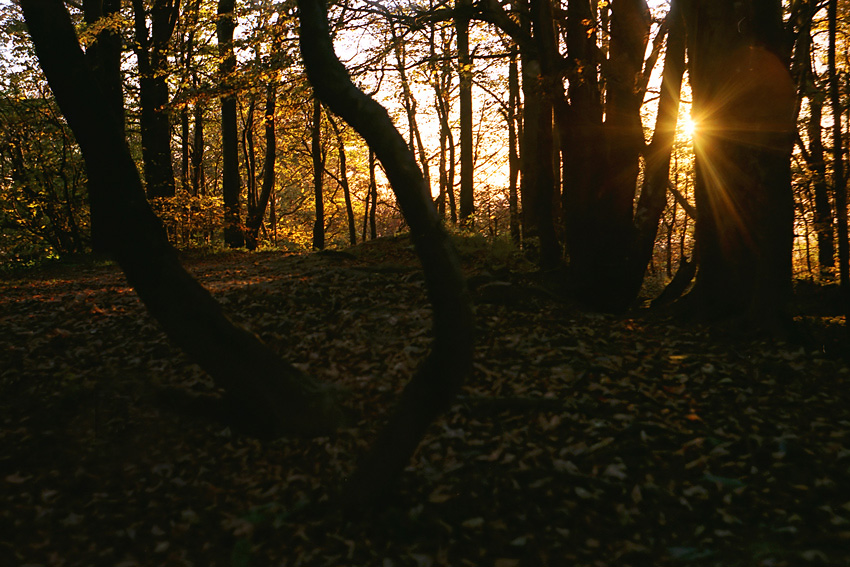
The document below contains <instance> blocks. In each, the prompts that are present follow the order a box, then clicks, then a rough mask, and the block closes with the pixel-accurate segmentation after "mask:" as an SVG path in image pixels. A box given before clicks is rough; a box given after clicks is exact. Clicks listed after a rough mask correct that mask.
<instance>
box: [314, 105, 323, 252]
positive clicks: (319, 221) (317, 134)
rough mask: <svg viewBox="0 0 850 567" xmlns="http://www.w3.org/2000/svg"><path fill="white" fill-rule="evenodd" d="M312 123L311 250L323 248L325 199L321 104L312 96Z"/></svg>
mask: <svg viewBox="0 0 850 567" xmlns="http://www.w3.org/2000/svg"><path fill="white" fill-rule="evenodd" d="M313 97H314V98H313V123H312V131H311V136H310V153H311V154H312V157H313V196H314V200H315V204H316V219H315V221H313V249H314V250H322V249H324V247H325V197H324V191H323V186H322V181H323V180H324V177H325V160H324V156H323V155H322V103H321V101H320V100H319V97H317V96H316V95H313Z"/></svg>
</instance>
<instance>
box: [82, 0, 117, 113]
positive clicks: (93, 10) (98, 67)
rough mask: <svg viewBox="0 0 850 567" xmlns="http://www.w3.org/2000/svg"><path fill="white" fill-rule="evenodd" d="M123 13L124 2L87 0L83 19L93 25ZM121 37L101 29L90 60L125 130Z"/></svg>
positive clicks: (90, 50) (108, 28) (88, 55)
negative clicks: (122, 5) (122, 4)
mask: <svg viewBox="0 0 850 567" xmlns="http://www.w3.org/2000/svg"><path fill="white" fill-rule="evenodd" d="M120 10H121V0H85V1H84V2H83V16H84V18H85V20H86V23H87V24H89V25H92V24H95V23H96V22H97V21H98V20H99V19H100V18H110V17H113V16H115V15H116V14H118V12H119V11H120ZM121 47H122V46H121V33H120V31H119V30H117V29H115V28H114V26H111V25H108V26H104V27H103V28H101V30H100V31H99V32H98V33H97V35H96V36H95V41H94V42H92V43H91V44H89V46H88V48H87V49H86V60H87V61H88V64H89V66H90V67H91V68H92V72H94V75H95V77H96V78H97V82H98V84H99V85H100V88H101V89H102V90H103V93H104V95H105V96H106V98H107V100H108V101H109V104H108V108H109V110H110V111H111V112H112V113H113V114H114V115H115V117H116V119H117V121H118V122H119V123H120V124H121V129H122V130H123V129H124V83H123V78H122V73H121Z"/></svg>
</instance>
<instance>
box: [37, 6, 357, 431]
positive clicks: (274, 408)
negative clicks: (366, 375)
mask: <svg viewBox="0 0 850 567" xmlns="http://www.w3.org/2000/svg"><path fill="white" fill-rule="evenodd" d="M21 7H22V8H23V12H24V18H25V19H26V22H27V26H28V28H29V33H30V36H31V37H32V40H33V43H34V45H35V47H36V54H37V56H38V60H39V64H40V65H41V68H42V69H43V71H44V73H45V75H46V77H47V81H48V83H49V85H50V88H51V90H52V91H53V94H54V96H55V97H56V101H57V103H58V104H59V107H60V108H61V109H62V112H63V114H64V115H65V118H66V119H67V120H68V124H69V125H70V126H71V128H72V130H73V131H74V135H75V136H76V138H77V142H78V143H79V145H80V148H81V149H82V152H83V157H84V159H85V162H86V169H87V172H88V176H89V181H90V191H89V199H90V202H91V207H92V209H97V210H98V211H100V214H99V215H98V216H97V217H93V219H95V220H99V222H102V223H103V226H102V227H101V230H102V231H103V234H105V235H106V236H107V237H108V243H109V249H108V252H109V253H110V254H111V255H112V256H113V258H115V260H116V261H117V262H118V264H119V265H120V266H121V269H122V270H123V271H124V273H125V275H126V276H127V281H128V282H129V283H130V285H131V286H133V288H134V289H135V290H136V292H137V293H138V294H139V297H140V298H141V299H142V301H143V302H144V303H145V306H146V307H147V308H148V310H149V311H150V313H151V315H152V316H153V317H154V318H155V319H156V320H157V321H158V322H159V323H160V325H161V326H162V328H163V330H164V331H165V333H166V334H167V335H168V337H169V339H171V341H172V342H174V343H175V344H176V345H177V346H179V347H180V348H182V349H183V351H184V352H185V353H186V354H187V355H188V356H189V357H190V358H192V359H193V360H194V361H195V362H197V363H198V364H199V365H200V366H201V367H202V368H203V369H204V370H205V371H207V372H208V373H209V374H210V376H212V378H213V379H214V380H215V382H216V385H217V386H219V387H220V388H223V389H224V390H225V391H226V393H227V395H228V396H229V397H230V400H231V401H232V402H233V403H234V404H235V406H236V408H237V409H238V410H239V411H240V413H241V414H243V415H244V416H245V417H246V418H248V419H250V420H251V423H250V425H251V426H252V428H253V429H254V430H255V431H256V432H258V433H263V434H266V435H280V434H283V433H287V432H304V433H318V432H326V431H329V430H331V429H332V428H334V427H335V426H336V425H337V424H338V423H339V422H340V421H341V419H340V418H341V416H340V413H339V411H338V410H337V409H336V406H335V405H334V403H333V401H332V397H331V395H330V393H329V391H328V390H327V388H325V387H323V386H322V385H321V384H319V383H317V382H315V381H313V380H312V379H310V378H309V377H308V376H306V375H304V373H302V372H301V371H300V370H298V369H296V368H295V367H293V366H292V365H291V364H289V363H287V362H284V361H283V360H281V359H280V358H278V357H277V356H276V355H275V354H274V353H273V352H272V351H271V350H269V348H268V347H267V346H266V345H265V344H263V343H262V341H260V339H258V338H257V337H256V336H255V335H253V334H251V333H250V332H248V331H246V330H245V329H243V328H241V327H239V326H236V325H235V324H233V323H232V322H231V321H230V320H229V319H228V318H227V316H226V315H225V314H224V312H223V311H222V309H221V306H220V305H219V304H218V303H217V302H216V301H215V300H214V299H213V298H212V296H211V295H210V294H209V292H208V291H207V290H206V289H204V288H203V287H202V286H201V285H200V284H199V283H198V282H197V281H196V280H195V279H194V278H192V276H191V275H189V273H188V272H186V270H185V269H184V268H183V267H182V266H181V265H180V262H179V260H178V258H177V253H176V251H175V250H174V248H172V246H171V245H170V244H169V243H168V239H167V238H166V234H165V230H164V228H163V226H162V223H161V222H160V221H159V219H157V217H156V215H155V214H154V213H153V211H152V210H151V208H150V206H149V205H148V203H147V200H146V199H145V194H144V189H143V188H142V183H141V179H140V178H139V174H138V171H137V170H136V165H135V163H134V162H133V158H132V156H131V155H130V150H129V148H128V146H127V142H126V139H125V138H124V135H123V132H122V130H121V128H120V125H119V123H118V122H117V121H116V120H115V119H114V118H113V117H112V115H111V114H108V113H104V112H102V109H103V108H104V107H105V106H106V104H107V103H106V98H105V97H104V95H103V93H102V91H100V89H99V88H96V87H95V88H93V85H96V82H95V80H94V77H93V75H92V72H91V69H90V68H89V67H88V65H87V64H86V61H85V58H84V55H83V52H82V51H81V49H80V46H79V43H78V41H77V38H76V35H75V32H74V28H73V25H72V24H71V19H70V16H69V15H68V12H67V10H66V9H65V6H64V5H63V3H62V1H61V0H22V1H21Z"/></svg>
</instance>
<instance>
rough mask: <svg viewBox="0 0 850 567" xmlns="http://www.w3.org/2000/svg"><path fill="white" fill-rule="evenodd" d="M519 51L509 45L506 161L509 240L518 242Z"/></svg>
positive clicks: (519, 236) (519, 237)
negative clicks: (508, 171)
mask: <svg viewBox="0 0 850 567" xmlns="http://www.w3.org/2000/svg"><path fill="white" fill-rule="evenodd" d="M518 55H519V51H518V49H517V47H516V46H515V45H514V46H512V47H511V62H510V68H509V70H508V92H509V95H508V97H509V98H508V115H507V121H508V162H509V166H508V167H509V168H510V173H509V186H508V207H509V211H510V230H511V240H513V241H514V242H515V243H516V244H519V243H520V241H521V238H522V235H521V233H520V228H519V227H520V221H519V196H518V194H517V185H518V181H519V153H518V151H517V150H518V148H517V127H516V126H517V115H518V112H519V69H518V65H517V57H518Z"/></svg>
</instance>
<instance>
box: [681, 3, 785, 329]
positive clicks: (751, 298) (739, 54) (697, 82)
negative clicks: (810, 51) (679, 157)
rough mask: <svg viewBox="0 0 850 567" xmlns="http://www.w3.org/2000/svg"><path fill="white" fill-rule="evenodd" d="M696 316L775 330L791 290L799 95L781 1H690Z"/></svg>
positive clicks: (689, 29)
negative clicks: (735, 319)
mask: <svg viewBox="0 0 850 567" xmlns="http://www.w3.org/2000/svg"><path fill="white" fill-rule="evenodd" d="M684 7H686V8H687V9H686V11H685V16H686V25H687V29H688V54H689V61H690V78H691V86H692V88H693V98H694V106H693V113H694V116H695V118H696V120H697V122H698V123H699V124H700V128H699V129H698V130H697V136H696V139H695V144H694V145H695V152H696V187H695V195H696V202H697V210H698V212H699V215H698V217H697V223H696V250H697V258H698V260H699V263H700V268H699V272H698V274H697V280H696V284H695V286H694V290H693V292H692V294H691V299H690V300H691V301H693V302H695V304H696V306H697V308H698V309H699V310H700V312H701V313H702V314H704V315H706V316H709V317H715V318H718V317H719V318H722V317H734V316H738V315H745V316H746V319H747V322H748V323H750V324H752V325H753V326H756V327H760V328H766V329H775V328H776V326H777V325H779V324H781V323H783V322H784V320H785V315H784V307H785V305H786V302H787V299H788V297H789V295H790V291H791V250H792V242H793V240H792V239H793V230H792V225H793V219H794V209H793V199H792V192H791V172H790V153H791V146H792V141H793V132H794V108H795V97H796V91H795V88H794V84H793V82H792V80H791V76H790V73H789V70H788V65H787V61H786V57H785V56H784V49H785V45H784V37H783V28H782V18H781V5H780V2H779V0H769V1H766V2H755V1H749V2H743V3H741V2H736V1H734V0H722V1H720V0H710V1H709V0H700V1H696V2H692V3H689V4H686V6H684Z"/></svg>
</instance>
